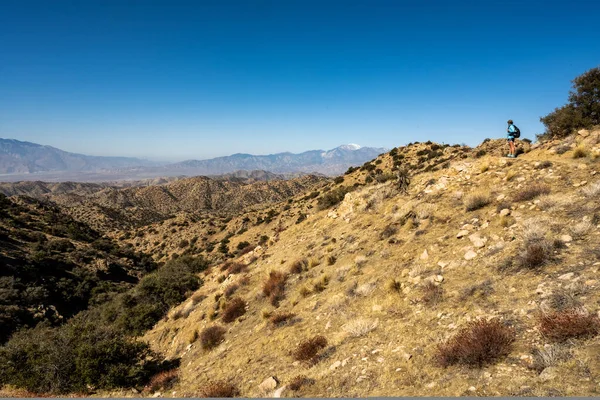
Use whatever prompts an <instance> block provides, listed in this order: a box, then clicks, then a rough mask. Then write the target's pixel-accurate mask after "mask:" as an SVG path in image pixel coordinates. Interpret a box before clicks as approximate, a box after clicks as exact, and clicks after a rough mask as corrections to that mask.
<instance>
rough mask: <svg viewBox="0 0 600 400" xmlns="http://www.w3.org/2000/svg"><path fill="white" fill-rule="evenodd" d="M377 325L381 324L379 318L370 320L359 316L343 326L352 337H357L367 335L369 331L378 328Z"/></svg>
mask: <svg viewBox="0 0 600 400" xmlns="http://www.w3.org/2000/svg"><path fill="white" fill-rule="evenodd" d="M377 325H379V320H377V319H376V320H370V319H364V318H359V319H355V320H352V321H350V322H348V323H347V324H345V325H344V326H343V327H342V329H343V330H344V332H346V333H347V334H348V335H350V336H351V337H355V338H357V337H361V336H365V335H366V334H368V333H369V332H371V331H373V330H375V328H377Z"/></svg>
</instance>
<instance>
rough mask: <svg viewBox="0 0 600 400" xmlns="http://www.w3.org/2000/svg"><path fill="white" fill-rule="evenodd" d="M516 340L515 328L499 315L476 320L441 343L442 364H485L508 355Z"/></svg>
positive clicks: (477, 365) (439, 356)
mask: <svg viewBox="0 0 600 400" xmlns="http://www.w3.org/2000/svg"><path fill="white" fill-rule="evenodd" d="M514 340H515V331H514V329H512V328H509V327H507V326H505V325H503V324H502V322H500V321H499V320H497V319H494V320H491V321H486V320H478V321H472V322H470V323H468V324H467V325H466V326H465V327H463V328H462V329H461V330H460V331H459V332H458V333H457V334H456V335H455V336H453V337H452V338H450V339H449V340H448V341H447V342H446V343H443V344H441V345H440V346H439V347H438V354H437V359H438V362H439V363H440V365H441V366H442V367H447V366H449V365H453V364H462V365H466V366H469V367H482V366H483V365H485V364H489V363H491V362H493V361H495V360H496V359H497V358H499V357H502V356H506V355H507V354H508V353H509V352H510V349H511V346H512V343H513V342H514Z"/></svg>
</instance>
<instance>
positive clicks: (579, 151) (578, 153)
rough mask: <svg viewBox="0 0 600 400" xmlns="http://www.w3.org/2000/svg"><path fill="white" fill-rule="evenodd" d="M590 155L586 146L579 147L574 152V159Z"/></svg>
mask: <svg viewBox="0 0 600 400" xmlns="http://www.w3.org/2000/svg"><path fill="white" fill-rule="evenodd" d="M589 153H590V152H589V151H588V149H586V148H585V146H583V145H579V146H577V147H575V149H574V150H573V158H585V157H587V156H588V155H589Z"/></svg>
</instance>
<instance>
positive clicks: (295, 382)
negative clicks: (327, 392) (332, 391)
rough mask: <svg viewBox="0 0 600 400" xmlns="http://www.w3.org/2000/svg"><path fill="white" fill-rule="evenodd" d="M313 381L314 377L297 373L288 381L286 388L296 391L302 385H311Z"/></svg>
mask: <svg viewBox="0 0 600 400" xmlns="http://www.w3.org/2000/svg"><path fill="white" fill-rule="evenodd" d="M314 383H315V381H314V379H310V378H307V377H306V375H298V376H296V377H294V378H293V379H292V380H291V381H290V383H289V384H288V388H290V390H293V391H294V392H297V391H298V390H300V389H301V388H302V386H305V385H312V384H314Z"/></svg>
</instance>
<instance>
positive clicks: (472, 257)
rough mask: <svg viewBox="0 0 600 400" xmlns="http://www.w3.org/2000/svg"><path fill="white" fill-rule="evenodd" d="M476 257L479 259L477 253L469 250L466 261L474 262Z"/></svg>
mask: <svg viewBox="0 0 600 400" xmlns="http://www.w3.org/2000/svg"><path fill="white" fill-rule="evenodd" d="M475 257H477V253H475V252H474V251H473V250H469V251H467V252H466V253H465V260H467V261H469V260H472V259H474V258H475Z"/></svg>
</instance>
